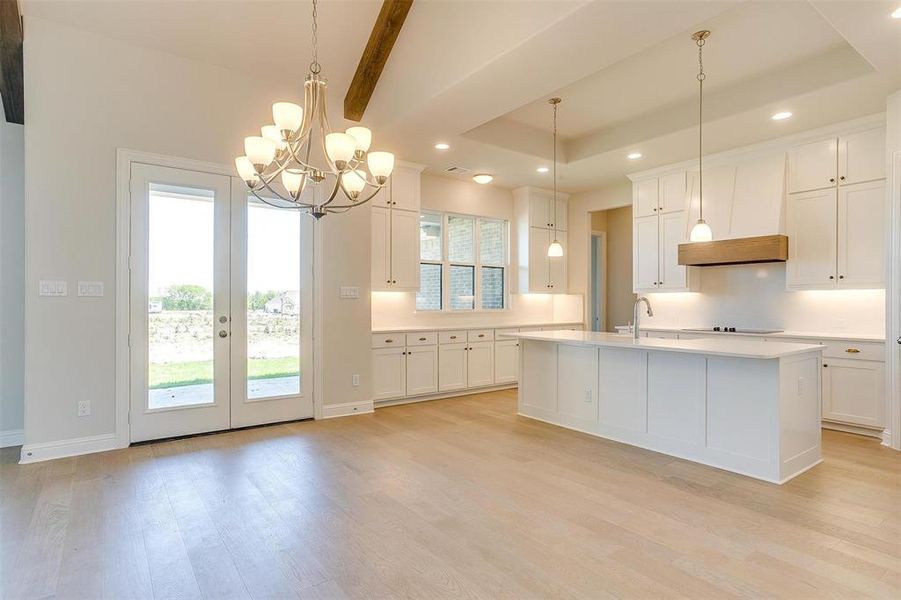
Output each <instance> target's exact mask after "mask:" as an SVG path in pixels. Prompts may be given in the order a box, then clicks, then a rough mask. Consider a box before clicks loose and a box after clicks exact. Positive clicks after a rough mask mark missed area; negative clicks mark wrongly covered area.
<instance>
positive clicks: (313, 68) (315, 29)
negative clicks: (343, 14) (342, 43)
mask: <svg viewBox="0 0 901 600" xmlns="http://www.w3.org/2000/svg"><path fill="white" fill-rule="evenodd" d="M318 4H319V3H318V1H317V0H313V25H312V34H313V62H311V63H310V72H311V73H313V74H314V75H318V74H319V72H320V71H321V70H322V67H321V66H320V65H319V24H318V19H317V17H318V16H319V11H318V8H319V7H318Z"/></svg>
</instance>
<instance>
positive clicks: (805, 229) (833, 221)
mask: <svg viewBox="0 0 901 600" xmlns="http://www.w3.org/2000/svg"><path fill="white" fill-rule="evenodd" d="M837 197H838V192H837V190H836V189H835V188H832V189H827V190H821V191H816V192H806V193H803V194H793V195H790V196H789V197H788V199H787V200H786V212H785V230H786V234H787V235H788V263H787V264H786V268H785V282H786V286H787V287H788V288H789V289H805V288H809V287H813V288H816V287H833V286H834V285H835V270H836V253H837V244H836V242H837V238H836V236H837V216H838V215H837V208H836V203H837Z"/></svg>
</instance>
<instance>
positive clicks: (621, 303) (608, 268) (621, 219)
mask: <svg viewBox="0 0 901 600" xmlns="http://www.w3.org/2000/svg"><path fill="white" fill-rule="evenodd" d="M588 216H589V219H590V238H589V279H588V288H589V289H588V303H589V311H588V312H589V319H590V326H591V330H592V331H604V332H615V331H616V327H617V326H618V325H620V326H621V325H628V324H629V323H630V321H631V319H632V304H633V303H634V302H635V294H633V293H632V207H631V206H622V207H619V208H611V209H607V210H598V211H592V212H589V213H588Z"/></svg>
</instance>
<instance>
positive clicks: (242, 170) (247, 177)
mask: <svg viewBox="0 0 901 600" xmlns="http://www.w3.org/2000/svg"><path fill="white" fill-rule="evenodd" d="M235 168H237V169H238V176H239V177H241V179H243V180H244V183H246V184H247V185H249V186H251V187H252V186H254V185H256V182H257V180H258V179H259V177H258V176H257V172H256V170H255V169H254V168H253V163H251V162H250V159H249V158H247V157H246V156H239V157H238V158H236V159H235Z"/></svg>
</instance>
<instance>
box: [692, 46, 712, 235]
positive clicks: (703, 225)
mask: <svg viewBox="0 0 901 600" xmlns="http://www.w3.org/2000/svg"><path fill="white" fill-rule="evenodd" d="M708 37H710V32H709V31H707V30H706V29H704V30H701V31H696V32H695V33H693V34H692V36H691V39H693V40H694V41H695V43H696V44H697V45H698V222H697V223H695V225H694V227H692V228H691V234H690V235H689V236H688V239H689V241H692V242H709V241H710V240H712V239H713V231H712V230H711V229H710V225H708V224H707V222H706V221H705V220H704V169H703V161H704V135H703V133H704V80H705V79H706V78H707V75H705V74H704V55H703V50H704V42H705V41H706V40H707V38H708Z"/></svg>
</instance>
